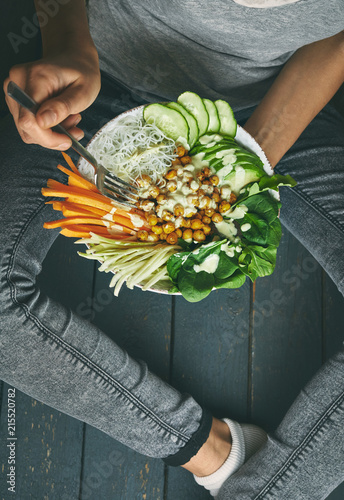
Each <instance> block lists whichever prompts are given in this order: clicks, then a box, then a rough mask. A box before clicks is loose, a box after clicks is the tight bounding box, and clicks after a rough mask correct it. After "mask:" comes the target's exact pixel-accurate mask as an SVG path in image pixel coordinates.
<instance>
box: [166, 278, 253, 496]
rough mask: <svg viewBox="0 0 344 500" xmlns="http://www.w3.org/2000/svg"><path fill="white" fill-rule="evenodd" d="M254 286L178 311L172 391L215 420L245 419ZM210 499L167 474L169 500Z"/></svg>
mask: <svg viewBox="0 0 344 500" xmlns="http://www.w3.org/2000/svg"><path fill="white" fill-rule="evenodd" d="M250 295H251V294H250V283H249V282H248V281H247V282H246V283H245V285H244V286H243V287H242V288H239V289H237V290H218V291H214V292H212V293H211V294H210V295H209V296H208V297H207V298H206V299H205V300H203V301H201V302H199V303H196V304H190V303H188V302H186V301H185V300H184V299H183V298H181V297H178V298H177V299H176V305H175V318H174V348H173V364H172V377H171V381H172V385H173V386H175V387H176V388H177V389H179V390H180V391H185V392H188V393H190V394H192V395H193V396H194V397H195V399H196V400H197V401H198V402H199V403H200V404H201V405H204V406H206V407H207V408H208V409H210V410H211V411H212V413H213V414H214V415H215V416H217V417H225V416H228V417H231V418H233V419H236V420H239V421H245V420H246V419H247V360H248V356H247V353H248V348H249V317H250ZM175 498H178V499H179V500H186V499H197V500H198V499H200V500H202V499H209V498H211V496H210V494H209V493H208V492H207V491H206V490H205V489H204V488H202V487H200V486H198V485H197V484H196V482H195V481H194V479H193V477H192V475H191V474H190V473H189V472H187V471H185V470H183V469H181V468H172V467H171V468H168V470H167V485H166V499H168V500H169V499H171V500H172V499H175Z"/></svg>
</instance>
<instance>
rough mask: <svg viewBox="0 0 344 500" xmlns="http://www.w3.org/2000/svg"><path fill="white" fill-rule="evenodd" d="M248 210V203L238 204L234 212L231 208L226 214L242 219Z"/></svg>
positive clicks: (232, 217)
mask: <svg viewBox="0 0 344 500" xmlns="http://www.w3.org/2000/svg"><path fill="white" fill-rule="evenodd" d="M247 211H248V208H247V206H246V205H237V206H236V207H235V209H234V210H233V211H232V212H231V211H230V210H229V211H228V212H226V215H228V217H230V218H231V219H242V218H243V217H244V216H245V214H246V212H247Z"/></svg>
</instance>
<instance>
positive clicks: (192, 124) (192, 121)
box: [166, 102, 199, 148]
mask: <svg viewBox="0 0 344 500" xmlns="http://www.w3.org/2000/svg"><path fill="white" fill-rule="evenodd" d="M166 106H167V107H168V108H171V109H175V110H176V111H179V113H181V114H182V115H183V116H184V118H185V120H186V121H187V122H188V125H189V144H190V148H192V146H193V145H194V144H195V143H196V141H197V140H198V136H199V130H198V125H197V121H196V118H194V117H193V116H192V115H191V114H190V113H189V112H188V111H186V109H185V108H184V106H182V105H181V104H178V103H177V102H169V103H168V104H166Z"/></svg>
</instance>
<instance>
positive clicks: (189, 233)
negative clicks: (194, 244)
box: [183, 229, 192, 240]
mask: <svg viewBox="0 0 344 500" xmlns="http://www.w3.org/2000/svg"><path fill="white" fill-rule="evenodd" d="M191 239H192V229H185V230H184V231H183V240H191Z"/></svg>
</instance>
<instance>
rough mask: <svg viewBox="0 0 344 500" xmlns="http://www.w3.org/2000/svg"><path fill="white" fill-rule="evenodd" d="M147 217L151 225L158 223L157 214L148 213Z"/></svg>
mask: <svg viewBox="0 0 344 500" xmlns="http://www.w3.org/2000/svg"><path fill="white" fill-rule="evenodd" d="M146 219H147V221H148V224H149V225H150V226H155V224H157V223H158V217H157V216H156V215H155V214H148V216H147V217H146Z"/></svg>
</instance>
